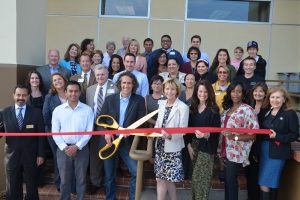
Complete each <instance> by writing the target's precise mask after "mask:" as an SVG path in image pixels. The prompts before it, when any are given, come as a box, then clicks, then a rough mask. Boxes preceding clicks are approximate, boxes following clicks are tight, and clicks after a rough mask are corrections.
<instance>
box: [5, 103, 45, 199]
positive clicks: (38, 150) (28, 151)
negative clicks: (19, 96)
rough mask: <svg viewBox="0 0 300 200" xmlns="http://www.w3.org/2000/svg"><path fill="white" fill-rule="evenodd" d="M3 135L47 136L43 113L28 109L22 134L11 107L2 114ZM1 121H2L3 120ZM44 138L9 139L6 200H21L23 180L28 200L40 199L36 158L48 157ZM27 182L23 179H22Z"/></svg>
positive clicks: (6, 148) (35, 109)
mask: <svg viewBox="0 0 300 200" xmlns="http://www.w3.org/2000/svg"><path fill="white" fill-rule="evenodd" d="M2 118H3V119H2V121H1V122H0V124H1V123H3V128H2V129H1V132H6V133H16V132H19V133H27V132H29V133H30V132H44V123H43V120H41V119H42V113H41V111H40V109H37V108H33V107H30V106H29V105H27V106H26V110H25V115H24V122H23V127H22V130H19V127H18V122H17V118H16V113H15V107H14V106H10V107H8V108H5V109H4V111H3V112H2ZM0 120H1V119H0ZM45 141H46V140H45V137H34V136H30V137H18V136H16V137H6V144H5V166H6V195H7V196H6V199H9V200H22V199H23V189H22V188H23V186H22V180H24V181H25V183H26V191H27V192H26V198H27V199H34V200H36V199H38V198H39V197H38V190H37V164H36V160H37V157H45V150H44V148H45ZM23 174H24V178H23V179H22V175H23Z"/></svg>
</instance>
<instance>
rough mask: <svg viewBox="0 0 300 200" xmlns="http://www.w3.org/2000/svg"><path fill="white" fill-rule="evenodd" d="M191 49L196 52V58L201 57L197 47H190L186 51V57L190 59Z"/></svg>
mask: <svg viewBox="0 0 300 200" xmlns="http://www.w3.org/2000/svg"><path fill="white" fill-rule="evenodd" d="M191 51H196V52H197V53H198V57H197V60H198V59H199V58H201V52H200V50H199V49H198V48H197V47H190V48H189V50H188V52H187V57H188V59H191V56H190V53H191Z"/></svg>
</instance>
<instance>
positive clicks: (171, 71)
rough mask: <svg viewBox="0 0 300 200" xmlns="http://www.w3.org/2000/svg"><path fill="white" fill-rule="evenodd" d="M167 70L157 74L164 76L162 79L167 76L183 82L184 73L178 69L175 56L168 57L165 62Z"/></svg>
mask: <svg viewBox="0 0 300 200" xmlns="http://www.w3.org/2000/svg"><path fill="white" fill-rule="evenodd" d="M167 66H168V71H167V72H162V73H160V74H159V75H160V76H162V77H163V78H164V80H166V79H168V78H174V79H177V80H178V81H179V82H180V83H181V84H184V77H185V73H182V72H180V71H179V62H178V60H177V59H176V58H170V59H169V60H168V62H167Z"/></svg>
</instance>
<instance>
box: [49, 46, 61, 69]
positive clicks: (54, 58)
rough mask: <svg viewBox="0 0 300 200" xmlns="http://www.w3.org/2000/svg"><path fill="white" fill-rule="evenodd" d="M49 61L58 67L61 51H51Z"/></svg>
mask: <svg viewBox="0 0 300 200" xmlns="http://www.w3.org/2000/svg"><path fill="white" fill-rule="evenodd" d="M48 61H49V64H50V65H52V66H54V67H55V66H58V61H59V51H58V50H57V49H50V50H49V52H48Z"/></svg>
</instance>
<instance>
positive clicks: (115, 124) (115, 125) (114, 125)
mask: <svg viewBox="0 0 300 200" xmlns="http://www.w3.org/2000/svg"><path fill="white" fill-rule="evenodd" d="M158 111H159V109H157V110H155V111H153V112H151V113H149V114H148V115H146V116H144V117H142V118H141V119H139V120H137V121H136V122H134V123H133V124H131V125H130V126H128V127H127V128H122V127H120V126H119V124H118V122H117V121H116V120H115V119H114V118H113V117H112V116H110V115H100V116H98V117H97V120H96V124H97V125H98V126H102V127H103V128H112V129H118V130H122V129H134V128H137V127H139V126H140V125H142V124H143V123H145V122H146V121H148V120H149V119H151V118H152V117H153V116H154V115H156V114H157V113H158ZM101 119H102V120H103V119H106V121H110V122H111V123H101V122H100V121H101ZM131 135H138V136H147V137H160V136H161V134H159V133H151V134H142V133H134V134H131ZM123 137H124V134H120V135H119V137H118V138H117V139H115V140H114V141H113V142H112V145H109V144H106V145H105V146H104V147H103V148H102V149H100V151H99V157H100V158H101V159H102V160H106V159H108V158H110V157H111V156H113V155H114V154H115V153H116V151H117V149H118V147H119V145H120V143H121V140H122V138H123ZM112 148H113V149H112ZM111 149H112V150H111ZM109 151H111V153H109ZM107 152H108V155H107V156H105V155H103V154H105V153H107Z"/></svg>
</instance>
